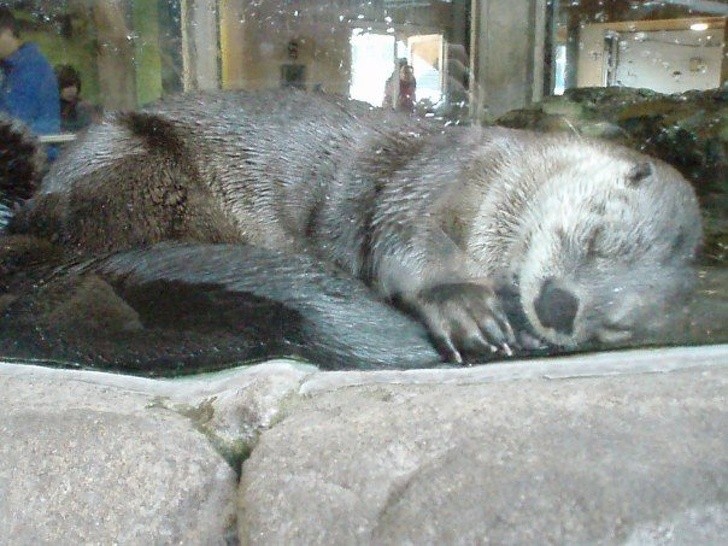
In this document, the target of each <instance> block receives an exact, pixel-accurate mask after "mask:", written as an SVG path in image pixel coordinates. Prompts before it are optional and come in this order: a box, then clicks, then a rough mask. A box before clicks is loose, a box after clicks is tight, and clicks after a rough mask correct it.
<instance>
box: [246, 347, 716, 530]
mask: <svg viewBox="0 0 728 546" xmlns="http://www.w3.org/2000/svg"><path fill="white" fill-rule="evenodd" d="M646 353H647V352H640V353H623V354H621V355H614V356H613V357H612V360H613V363H614V361H617V362H616V363H617V364H618V365H617V366H616V367H615V368H614V369H613V371H612V374H610V372H609V367H610V364H609V355H596V356H597V357H599V358H601V360H602V362H601V363H598V364H599V365H598V366H596V367H592V368H591V370H589V368H587V370H585V372H586V373H584V375H583V376H582V377H579V376H578V373H576V372H575V371H574V369H575V367H576V365H577V364H578V360H579V358H576V359H573V358H572V359H570V360H569V361H568V362H567V364H568V366H567V369H566V370H565V373H561V374H560V373H559V371H560V370H559V368H561V367H562V366H561V364H560V363H558V362H552V363H535V367H536V368H537V372H536V373H533V374H531V377H530V378H528V375H529V373H528V372H526V371H524V373H523V378H522V379H514V377H515V372H514V370H513V368H514V367H517V366H518V365H519V364H515V363H514V364H512V365H511V369H510V370H507V371H506V373H505V374H504V375H499V370H498V368H501V365H495V366H490V367H486V368H483V370H487V369H488V368H491V369H492V370H494V371H493V372H491V376H490V377H489V378H486V377H485V376H484V375H483V374H484V373H485V372H484V371H483V370H474V372H475V373H480V374H481V376H480V379H479V381H482V382H480V383H471V384H468V383H467V378H466V377H465V374H464V373H463V374H461V375H460V377H459V378H458V379H457V381H459V382H461V384H449V382H448V381H447V378H450V379H452V374H451V372H430V375H428V374H425V373H412V374H411V373H404V374H400V375H399V377H398V379H395V378H394V377H393V376H392V375H391V374H390V376H389V378H388V379H382V378H381V376H380V375H379V374H359V375H358V378H357V379H356V380H354V381H352V380H350V379H349V378H348V377H346V376H343V375H340V376H339V379H338V380H333V381H332V380H328V381H324V382H321V381H319V379H320V378H323V379H324V380H326V379H327V378H328V377H329V374H327V375H326V376H314V377H312V378H311V379H310V380H309V381H308V382H306V383H304V385H303V389H304V391H306V392H308V393H309V395H308V397H306V398H304V399H303V400H302V401H301V403H300V404H299V405H298V406H297V407H295V408H292V409H290V415H289V416H288V417H287V418H286V419H284V420H283V421H282V422H281V423H280V424H278V425H277V426H276V427H275V428H273V429H272V430H270V431H267V432H266V433H265V434H263V436H262V437H261V440H260V442H259V444H258V446H257V447H256V449H255V450H254V451H253V453H252V456H251V457H250V459H248V460H247V461H246V462H245V464H244V472H243V477H242V482H241V489H240V499H239V503H240V514H239V516H238V522H239V526H240V538H241V542H242V543H249V544H284V543H293V542H296V543H318V544H597V543H599V544H622V543H624V542H629V543H631V544H637V543H641V544H645V543H647V544H650V543H652V544H696V543H707V544H710V543H712V542H711V541H712V540H713V539H716V538H717V537H721V536H726V533H728V526H727V525H726V511H727V507H728V438H727V437H726V435H725V430H728V401H727V398H726V397H727V395H728V366H725V365H724V364H725V363H726V361H727V360H728V358H727V356H728V353H726V351H725V349H722V352H720V349H719V350H717V351H714V352H713V357H712V358H709V359H704V361H705V362H707V361H711V362H712V363H713V365H705V366H704V367H703V366H700V365H699V364H697V361H698V360H700V358H699V357H698V358H696V359H695V362H694V363H693V364H689V365H688V366H687V367H686V368H684V369H682V370H681V369H680V366H679V362H680V361H683V362H688V363H689V360H690V359H689V358H688V356H689V352H688V351H682V352H680V351H678V353H677V355H678V356H677V358H675V360H674V361H673V362H672V363H671V362H667V365H666V366H665V367H664V368H663V373H657V372H659V371H660V362H663V361H664V359H662V358H661V357H660V356H659V354H660V353H659V352H658V353H653V354H652V364H653V366H654V367H653V368H652V372H653V373H649V366H648V365H647V364H649V360H650V359H649V358H645V354H646ZM668 354H669V352H668ZM697 354H699V352H698V353H697ZM630 355H633V356H634V357H635V358H636V360H637V361H638V362H637V364H638V369H641V370H642V372H643V373H629V372H628V368H627V365H628V364H629V358H630ZM673 356H674V354H673ZM580 358H581V360H582V363H584V364H589V362H590V360H591V358H590V357H588V356H587V357H580ZM640 359H641V361H640ZM620 360H621V362H619V361H620ZM668 360H669V359H668ZM520 365H521V366H523V367H524V368H528V367H529V363H528V362H523V363H520ZM693 365H695V366H696V367H691V366H693ZM640 366H641V368H640ZM501 369H503V368H501ZM669 370H672V371H669ZM562 371H564V370H562ZM590 373H591V374H592V375H593V376H592V377H589V375H590ZM613 374H616V375H613ZM437 375H439V376H440V377H439V381H438V380H437V379H436V378H435V376H437ZM538 375H540V376H541V377H538ZM509 377H510V378H509ZM548 377H553V379H548ZM387 381H389V382H387ZM391 381H398V383H400V384H392V383H391ZM337 382H339V385H338V386H337V385H336V383H337ZM404 383H409V384H408V385H404ZM417 383H419V384H417ZM347 384H348V385H349V386H348V387H346V388H345V385H347ZM357 384H358V386H357ZM701 537H702V538H701ZM694 540H698V542H695V541H694ZM700 541H702V542H700Z"/></svg>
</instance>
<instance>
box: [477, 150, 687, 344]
mask: <svg viewBox="0 0 728 546" xmlns="http://www.w3.org/2000/svg"><path fill="white" fill-rule="evenodd" d="M546 152H548V153H546V154H545V155H544V156H543V157H538V154H533V155H531V156H526V157H525V158H524V157H521V162H522V163H524V161H523V160H524V159H525V166H521V167H520V168H510V167H509V166H508V167H509V168H505V169H503V172H505V173H507V174H508V175H509V176H506V177H501V178H498V179H496V180H495V181H494V182H493V184H494V185H495V186H496V187H495V188H493V190H492V192H491V194H492V195H491V197H493V196H496V197H495V198H493V199H492V200H491V202H488V200H486V201H485V202H484V205H483V207H481V211H480V215H479V224H481V225H480V226H479V227H478V228H477V229H479V230H480V232H481V237H482V234H485V235H487V234H488V230H490V233H493V232H497V231H498V229H501V231H502V232H503V233H500V234H499V237H500V250H501V255H500V256H498V258H497V260H496V261H497V263H495V265H494V266H493V265H491V264H492V263H493V262H494V258H493V255H494V254H497V253H495V252H494V251H493V248H491V249H488V251H486V250H485V247H478V246H476V245H473V248H472V249H471V250H473V251H474V253H475V255H476V257H478V258H480V259H481V263H483V262H485V263H488V260H489V259H490V261H491V263H488V265H489V266H491V267H494V268H498V267H500V268H507V269H508V270H509V271H510V276H511V277H512V278H514V279H517V282H518V288H519V292H520V295H521V304H522V307H523V310H524V312H525V314H526V316H527V318H528V320H529V322H530V323H531V324H532V326H533V328H534V330H535V331H536V332H537V333H538V334H539V335H540V336H541V337H543V338H544V339H545V340H547V341H549V342H551V343H554V344H557V345H563V346H575V345H579V344H581V343H584V342H586V341H589V340H598V341H601V342H603V343H624V342H628V341H632V340H635V339H637V338H638V337H639V336H641V335H643V333H644V332H643V331H645V330H648V329H651V330H658V329H661V328H663V326H664V324H665V323H666V322H667V318H668V316H669V314H670V312H671V309H672V308H673V307H675V305H676V304H677V303H678V302H679V301H680V297H679V296H681V295H684V294H686V293H688V292H689V291H690V284H691V279H692V278H693V275H692V268H691V264H690V261H691V259H692V257H693V252H694V249H695V247H696V246H697V243H698V239H699V235H700V227H699V223H700V220H699V213H698V209H697V204H696V201H695V198H694V194H693V192H692V190H691V189H690V188H689V186H688V184H687V183H686V182H685V181H684V180H683V179H682V177H680V175H678V174H677V173H676V172H675V171H673V170H672V169H671V168H669V167H667V166H665V165H662V164H657V165H656V164H655V163H654V162H652V161H651V160H649V159H648V158H646V157H640V156H638V155H637V154H632V155H629V154H625V153H618V154H615V153H610V148H609V147H606V146H604V145H601V146H589V145H584V144H582V143H579V142H577V143H571V144H569V143H567V145H565V146H563V147H561V148H560V149H556V150H554V149H550V148H549V149H546ZM541 153H543V150H541ZM534 156H535V157H536V159H534ZM541 159H543V161H541V162H539V160H541ZM549 161H550V163H549ZM529 162H530V163H529ZM640 162H643V163H640ZM640 165H645V166H646V169H641V170H640V169H639V167H640ZM655 165H656V166H655ZM635 170H636V171H637V172H641V173H642V174H641V175H640V176H639V177H638V178H639V180H638V181H637V182H635V180H634V179H633V173H634V172H635ZM514 173H515V174H514ZM519 176H520V177H523V176H528V177H530V179H528V180H525V181H524V180H522V179H521V180H519V179H518V177H519ZM514 188H515V189H516V190H517V191H519V192H521V194H522V195H520V194H517V193H516V194H514V193H513V189H514ZM514 197H516V199H514ZM514 201H522V203H521V204H520V205H519V207H521V208H519V209H517V210H516V211H509V210H508V209H509V207H510V206H513V203H514ZM500 211H504V212H500ZM499 214H500V217H498V215H499ZM493 215H495V216H496V218H494V217H493ZM511 216H513V217H514V218H516V219H517V222H519V223H517V224H516V223H511V224H510V225H509V226H508V229H505V230H503V229H502V227H503V226H504V225H506V224H509V222H508V219H509V218H510V217H511ZM474 238H475V239H476V240H477V239H478V237H477V236H475V237H474ZM509 238H510V239H509ZM485 239H488V237H487V236H486V237H485ZM504 241H505V243H504ZM504 248H505V249H506V251H505V252H503V249H504ZM497 249H498V247H497V246H496V250H497ZM547 280H549V281H550V282H551V283H552V285H554V286H558V287H559V288H560V289H562V290H564V291H567V292H568V293H570V294H572V295H573V296H575V298H576V299H577V300H578V309H577V311H576V316H575V317H574V324H573V330H572V331H571V333H564V332H559V331H557V330H556V329H554V328H547V327H545V326H544V325H543V324H542V323H541V321H540V320H539V317H538V314H537V312H536V308H535V301H536V300H537V299H538V297H539V294H540V293H541V290H542V287H543V286H544V283H545V282H546V281H547Z"/></svg>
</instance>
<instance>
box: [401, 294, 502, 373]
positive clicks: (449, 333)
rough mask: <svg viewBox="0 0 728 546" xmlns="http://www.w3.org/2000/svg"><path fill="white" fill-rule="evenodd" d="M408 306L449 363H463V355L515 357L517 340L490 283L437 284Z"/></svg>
mask: <svg viewBox="0 0 728 546" xmlns="http://www.w3.org/2000/svg"><path fill="white" fill-rule="evenodd" d="M408 306H409V307H410V308H411V310H412V311H413V312H414V314H415V315H417V316H418V318H419V319H420V320H421V321H422V322H423V323H424V324H425V326H426V327H427V328H428V330H429V333H430V335H431V336H432V339H433V340H434V342H435V344H436V345H437V347H438V349H439V350H440V351H441V352H442V353H443V356H444V357H445V358H446V359H447V360H449V361H455V362H457V363H463V362H464V360H465V359H464V358H463V355H468V356H471V355H472V356H473V357H476V358H477V357H478V356H481V357H482V356H483V355H492V354H493V353H501V354H503V355H506V356H510V355H511V354H512V350H511V347H512V346H514V345H515V343H516V337H515V335H514V333H513V329H512V327H511V325H510V322H509V320H508V318H507V316H506V314H505V312H504V311H503V309H502V308H501V305H500V302H499V299H498V297H497V295H496V294H495V292H494V290H493V289H492V288H491V287H490V286H489V285H487V284H480V283H475V282H460V283H448V284H439V285H435V286H432V287H429V288H425V289H423V290H420V291H419V292H418V293H417V294H416V296H415V297H414V298H413V300H411V301H409V302H408Z"/></svg>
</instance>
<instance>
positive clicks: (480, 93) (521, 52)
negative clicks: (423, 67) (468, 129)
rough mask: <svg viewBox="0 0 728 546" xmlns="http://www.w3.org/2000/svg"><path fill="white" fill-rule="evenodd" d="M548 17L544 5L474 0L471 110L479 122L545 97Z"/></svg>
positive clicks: (531, 0)
mask: <svg viewBox="0 0 728 546" xmlns="http://www.w3.org/2000/svg"><path fill="white" fill-rule="evenodd" d="M545 12H546V2H544V1H542V0H523V1H522V2H512V1H511V0H473V8H472V14H473V17H472V19H473V25H472V38H471V43H472V48H471V52H472V54H471V72H472V74H473V75H474V78H473V85H472V87H471V105H472V106H471V108H472V109H473V114H474V115H475V116H476V118H477V119H479V120H481V121H484V120H490V119H494V118H497V117H498V116H500V115H502V114H504V113H505V112H507V111H508V110H512V109H514V108H522V107H524V106H526V105H528V104H530V103H531V102H533V101H534V100H539V99H540V98H541V90H542V87H543V77H544V76H543V63H544V41H545V24H546V23H545ZM542 27H543V28H542Z"/></svg>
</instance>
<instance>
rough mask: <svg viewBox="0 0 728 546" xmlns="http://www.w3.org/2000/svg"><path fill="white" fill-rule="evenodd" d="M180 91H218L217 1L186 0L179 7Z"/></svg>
mask: <svg viewBox="0 0 728 546" xmlns="http://www.w3.org/2000/svg"><path fill="white" fill-rule="evenodd" d="M182 25H183V27H182V59H183V64H184V78H183V79H184V88H185V90H186V91H190V90H208V89H218V88H219V87H220V68H219V36H218V28H219V18H218V2H217V0H186V1H185V2H183V4H182Z"/></svg>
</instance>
